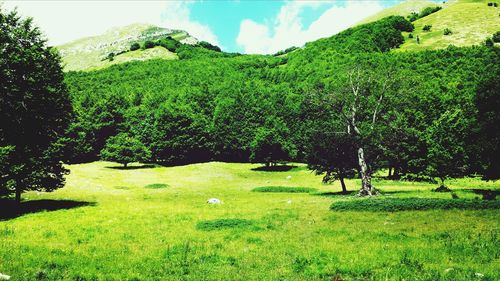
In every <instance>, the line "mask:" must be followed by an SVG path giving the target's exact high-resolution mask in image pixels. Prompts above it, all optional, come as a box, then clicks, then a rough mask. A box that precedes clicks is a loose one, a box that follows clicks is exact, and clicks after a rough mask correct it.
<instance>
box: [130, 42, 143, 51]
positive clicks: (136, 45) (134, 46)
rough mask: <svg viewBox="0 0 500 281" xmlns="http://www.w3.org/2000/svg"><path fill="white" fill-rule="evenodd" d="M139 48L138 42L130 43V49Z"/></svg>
mask: <svg viewBox="0 0 500 281" xmlns="http://www.w3.org/2000/svg"><path fill="white" fill-rule="evenodd" d="M140 48H141V45H139V43H137V42H135V43H133V44H132V45H130V51H135V50H139V49H140Z"/></svg>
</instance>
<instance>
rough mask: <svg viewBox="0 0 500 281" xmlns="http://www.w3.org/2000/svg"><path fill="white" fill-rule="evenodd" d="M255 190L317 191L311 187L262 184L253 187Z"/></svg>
mask: <svg viewBox="0 0 500 281" xmlns="http://www.w3.org/2000/svg"><path fill="white" fill-rule="evenodd" d="M252 191H253V192H288V193H309V192H313V191H316V189H315V188H310V187H288V186H262V187H256V188H254V189H252Z"/></svg>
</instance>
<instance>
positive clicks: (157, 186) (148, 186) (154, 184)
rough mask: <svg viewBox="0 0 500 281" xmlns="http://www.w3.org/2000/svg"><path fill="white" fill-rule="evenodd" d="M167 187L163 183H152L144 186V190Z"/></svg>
mask: <svg viewBox="0 0 500 281" xmlns="http://www.w3.org/2000/svg"><path fill="white" fill-rule="evenodd" d="M167 187H169V185H168V184H164V183H153V184H148V185H145V186H144V188H151V189H158V188H167Z"/></svg>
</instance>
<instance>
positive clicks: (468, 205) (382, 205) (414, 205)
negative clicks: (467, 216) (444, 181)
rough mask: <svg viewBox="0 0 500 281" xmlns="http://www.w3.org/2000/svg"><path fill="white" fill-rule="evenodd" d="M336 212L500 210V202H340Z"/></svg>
mask: <svg viewBox="0 0 500 281" xmlns="http://www.w3.org/2000/svg"><path fill="white" fill-rule="evenodd" d="M330 209H332V210H334V211H371V212H373V211H380V212H398V211H422V210H439V209H441V210H448V209H459V210H486V209H495V210H499V209H500V201H496V200H495V201H484V200H479V199H475V200H471V199H466V200H465V199H452V198H450V199H442V198H387V199H385V198H384V199H369V200H366V199H360V200H351V201H340V202H335V203H333V204H332V206H331V207H330Z"/></svg>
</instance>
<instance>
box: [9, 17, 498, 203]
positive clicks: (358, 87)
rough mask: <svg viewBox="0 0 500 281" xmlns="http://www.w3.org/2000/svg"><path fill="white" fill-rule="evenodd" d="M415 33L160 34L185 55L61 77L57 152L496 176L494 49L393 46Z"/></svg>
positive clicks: (389, 23)
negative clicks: (235, 46) (239, 45)
mask: <svg viewBox="0 0 500 281" xmlns="http://www.w3.org/2000/svg"><path fill="white" fill-rule="evenodd" d="M412 30H413V25H412V24H411V23H410V22H409V21H407V20H405V19H404V18H403V17H388V18H385V19H383V20H380V21H378V22H374V23H370V24H366V25H362V26H358V27H354V28H350V29H348V30H346V31H343V32H341V33H339V34H337V35H335V36H332V37H330V38H325V39H321V40H318V41H315V42H311V43H308V44H306V46H305V47H304V48H302V49H297V50H294V51H293V52H290V53H288V54H286V55H283V56H280V57H274V56H260V55H244V56H243V55H238V54H227V53H224V52H219V51H218V50H216V49H215V48H213V47H210V46H208V45H206V46H204V47H193V46H188V45H178V46H176V45H175V42H173V41H172V40H169V39H168V38H167V39H165V40H163V41H162V40H159V41H158V42H157V44H160V45H164V47H165V48H175V50H176V52H177V53H178V55H179V57H180V58H181V59H182V60H179V61H164V60H151V61H146V62H132V63H126V64H120V65H115V66H112V67H110V68H107V69H103V70H99V71H92V72H70V73H67V74H66V75H65V84H66V85H67V87H68V91H69V93H70V98H71V102H72V106H73V111H74V116H73V117H68V118H66V119H67V120H70V121H71V123H70V125H69V128H68V129H67V138H61V139H62V140H64V146H65V148H66V149H65V152H66V153H65V155H64V157H65V158H64V159H65V161H66V162H69V163H74V162H87V161H94V160H97V159H99V158H102V159H108V160H113V161H116V162H119V163H122V164H124V165H126V164H127V163H129V162H131V161H143V162H157V163H164V164H175V163H192V162H200V161H209V160H222V161H253V162H261V163H263V164H266V165H272V164H275V163H282V162H286V161H304V162H307V163H308V164H309V167H310V168H311V169H313V170H315V171H316V172H317V173H318V174H323V175H324V181H325V182H330V181H332V180H335V179H339V180H340V181H341V184H342V186H343V187H344V191H345V185H344V184H343V181H344V179H345V178H349V177H353V176H359V177H360V178H361V179H362V187H363V188H362V190H361V191H362V192H361V193H362V194H366V195H370V194H373V193H375V192H376V191H375V189H374V187H373V186H372V184H371V174H372V173H373V171H375V170H377V169H380V168H389V176H390V177H393V178H402V177H403V178H407V179H427V180H433V179H434V178H437V179H440V180H441V181H442V182H444V181H445V180H446V178H448V177H452V176H464V175H471V174H481V175H484V176H485V177H486V178H497V177H498V176H499V174H500V173H499V168H498V164H497V161H496V159H498V157H497V156H498V153H499V139H500V138H499V136H498V135H499V134H498V128H497V127H498V123H499V122H498V116H500V115H499V114H498V108H499V107H498V106H496V104H497V103H498V100H499V99H498V96H499V90H498V89H499V81H498V77H499V75H498V74H499V65H498V63H497V62H498V60H499V58H500V52H499V49H498V48H496V47H485V46H483V47H479V46H476V47H468V48H456V47H449V48H447V49H444V50H435V51H423V52H397V48H398V46H399V45H401V44H402V43H403V42H404V38H403V36H402V35H401V32H402V31H407V32H410V31H412ZM134 48H137V46H134ZM55 61H57V59H56V60H55ZM61 91H63V90H61ZM62 105H64V103H62ZM61 112H65V111H62V110H61ZM61 128H62V127H61ZM2 138H3V140H5V139H6V138H7V137H6V136H2ZM4 143H6V142H5V141H3V142H2V145H1V148H2V149H1V150H0V157H2V158H6V157H8V155H10V148H9V147H10V146H9V145H5V144H4ZM7 144H8V143H7ZM0 168H1V167H0Z"/></svg>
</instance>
